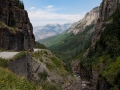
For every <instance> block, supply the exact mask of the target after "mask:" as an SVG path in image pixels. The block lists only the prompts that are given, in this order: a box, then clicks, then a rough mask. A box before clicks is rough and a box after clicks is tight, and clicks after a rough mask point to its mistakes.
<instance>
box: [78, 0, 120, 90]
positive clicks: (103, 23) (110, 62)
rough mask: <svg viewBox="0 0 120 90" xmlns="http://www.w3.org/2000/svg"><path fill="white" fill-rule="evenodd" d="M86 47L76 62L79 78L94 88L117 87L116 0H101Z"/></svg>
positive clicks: (119, 30) (119, 40)
mask: <svg viewBox="0 0 120 90" xmlns="http://www.w3.org/2000/svg"><path fill="white" fill-rule="evenodd" d="M99 13H100V17H99V19H98V21H97V24H96V27H95V28H96V29H95V34H94V36H93V39H92V43H91V45H90V47H89V49H88V50H87V51H86V52H85V54H84V57H83V59H81V62H80V67H79V68H80V75H81V78H82V80H84V79H86V80H88V81H90V82H91V84H92V85H93V88H94V90H120V46H119V45H120V18H119V17H120V0H103V1H102V3H101V6H100V12H99Z"/></svg>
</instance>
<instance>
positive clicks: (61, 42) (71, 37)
mask: <svg viewBox="0 0 120 90" xmlns="http://www.w3.org/2000/svg"><path fill="white" fill-rule="evenodd" d="M98 11H99V8H98V7H96V8H94V9H93V10H91V11H90V12H89V13H87V14H86V16H85V17H84V18H83V19H82V20H80V21H79V22H76V23H74V24H72V26H71V27H70V29H69V30H67V31H65V32H63V33H61V34H59V35H56V36H53V37H50V38H47V39H43V40H40V41H39V42H40V43H43V44H44V45H46V46H47V47H48V48H49V49H50V50H52V51H54V52H56V53H59V54H61V55H64V56H66V58H67V59H70V58H73V57H75V56H76V55H78V54H79V53H80V52H83V51H84V49H85V48H86V47H87V46H88V45H89V44H90V42H91V40H92V36H93V34H94V31H95V24H96V21H97V18H98V17H99V14H98ZM64 56H63V57H64Z"/></svg>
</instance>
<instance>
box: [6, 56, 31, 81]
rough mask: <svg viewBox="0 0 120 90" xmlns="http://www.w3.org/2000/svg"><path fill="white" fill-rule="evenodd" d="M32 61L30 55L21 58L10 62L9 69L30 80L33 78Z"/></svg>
mask: <svg viewBox="0 0 120 90" xmlns="http://www.w3.org/2000/svg"><path fill="white" fill-rule="evenodd" d="M31 65H32V59H31V56H30V54H26V55H24V56H22V57H19V58H17V59H15V60H11V61H9V62H8V69H9V70H10V71H12V72H13V73H15V74H17V75H19V76H21V77H26V78H28V79H31V78H32V66H31Z"/></svg>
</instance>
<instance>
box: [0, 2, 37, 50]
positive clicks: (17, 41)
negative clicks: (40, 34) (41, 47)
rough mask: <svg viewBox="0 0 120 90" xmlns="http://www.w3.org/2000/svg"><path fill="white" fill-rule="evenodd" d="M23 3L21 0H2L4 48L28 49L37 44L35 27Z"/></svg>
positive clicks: (0, 19) (0, 31)
mask: <svg viewBox="0 0 120 90" xmlns="http://www.w3.org/2000/svg"><path fill="white" fill-rule="evenodd" d="M22 4H23V3H22V2H20V1H19V0H0V47H2V48H4V49H7V50H24V49H25V50H27V49H29V48H33V47H34V46H35V38H34V34H33V27H32V24H31V23H30V21H29V18H28V14H27V11H25V10H24V8H23V7H24V5H22ZM20 5H22V6H20Z"/></svg>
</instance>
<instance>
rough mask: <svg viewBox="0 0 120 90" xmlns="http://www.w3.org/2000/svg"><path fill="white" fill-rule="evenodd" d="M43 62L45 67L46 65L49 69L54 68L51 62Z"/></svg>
mask: <svg viewBox="0 0 120 90" xmlns="http://www.w3.org/2000/svg"><path fill="white" fill-rule="evenodd" d="M45 64H46V67H47V68H48V69H49V70H53V69H55V66H53V65H52V64H51V63H48V62H46V63H45Z"/></svg>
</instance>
